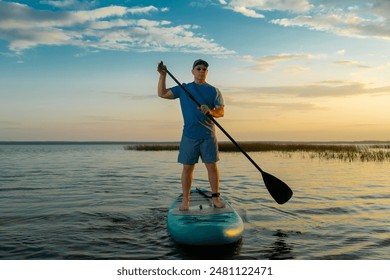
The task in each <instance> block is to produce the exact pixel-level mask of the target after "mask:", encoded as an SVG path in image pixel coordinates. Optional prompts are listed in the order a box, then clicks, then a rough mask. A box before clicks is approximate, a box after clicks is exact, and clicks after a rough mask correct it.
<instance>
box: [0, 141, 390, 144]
mask: <svg viewBox="0 0 390 280" xmlns="http://www.w3.org/2000/svg"><path fill="white" fill-rule="evenodd" d="M237 142H238V143H239V144H247V143H248V144H249V143H250V144H253V143H258V144H275V145H284V144H297V145H302V144H303V145H304V144H309V145H312V144H313V145H315V144H318V145H329V144H335V145H347V144H351V145H376V144H378V145H386V144H389V145H390V140H388V141H381V140H361V141H237ZM179 143H180V142H178V141H0V145H141V144H145V145H175V144H179ZM223 143H230V142H226V141H222V142H220V144H223Z"/></svg>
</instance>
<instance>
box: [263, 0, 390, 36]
mask: <svg viewBox="0 0 390 280" xmlns="http://www.w3.org/2000/svg"><path fill="white" fill-rule="evenodd" d="M358 4H360V6H357V5H355V6H348V7H346V8H342V7H341V6H338V3H337V2H334V1H329V2H323V3H322V4H321V5H319V6H317V7H313V8H312V9H311V10H310V11H308V12H307V13H303V14H299V15H297V16H295V17H292V18H280V19H273V20H271V21H270V22H271V23H273V24H277V25H280V26H284V27H306V28H308V29H311V30H317V31H325V32H331V33H335V34H337V35H340V36H346V37H356V38H370V37H373V38H378V39H385V40H390V14H389V13H388V11H389V9H390V4H389V1H387V0H376V1H374V2H373V4H372V5H369V4H365V3H358Z"/></svg>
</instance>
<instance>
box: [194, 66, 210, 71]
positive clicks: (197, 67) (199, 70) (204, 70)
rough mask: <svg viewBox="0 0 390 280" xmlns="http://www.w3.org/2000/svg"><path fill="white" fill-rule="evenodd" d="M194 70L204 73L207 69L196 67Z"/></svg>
mask: <svg viewBox="0 0 390 280" xmlns="http://www.w3.org/2000/svg"><path fill="white" fill-rule="evenodd" d="M195 69H196V70H198V71H200V70H203V71H206V70H207V68H206V67H203V68H202V67H197V68H195Z"/></svg>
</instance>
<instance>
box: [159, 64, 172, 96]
mask: <svg viewBox="0 0 390 280" xmlns="http://www.w3.org/2000/svg"><path fill="white" fill-rule="evenodd" d="M164 67H165V66H164V65H163V64H162V63H160V64H159V65H158V67H157V71H158V72H159V73H160V78H159V80H158V85H157V95H158V96H159V97H161V98H165V99H174V98H175V96H174V95H173V93H172V91H171V90H170V89H169V88H168V89H167V86H166V78H167V72H166V71H165V68H164Z"/></svg>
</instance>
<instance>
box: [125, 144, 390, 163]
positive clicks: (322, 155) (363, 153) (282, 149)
mask: <svg viewBox="0 0 390 280" xmlns="http://www.w3.org/2000/svg"><path fill="white" fill-rule="evenodd" d="M240 146H241V147H242V148H243V149H244V150H245V151H246V152H278V153H280V154H281V155H282V156H288V157H291V156H292V155H293V154H297V153H300V154H301V156H302V157H303V158H307V157H308V158H311V159H314V158H319V159H324V160H342V161H347V162H352V161H363V162H368V161H376V162H388V161H390V145H387V144H383V145H380V144H375V145H367V144H328V143H326V144H313V143H270V142H243V143H240ZM125 149H126V150H136V151H176V150H179V144H177V143H172V144H142V145H133V146H126V147H125ZM219 151H220V152H239V150H238V148H237V147H236V146H235V145H234V144H233V143H230V142H220V143H219Z"/></svg>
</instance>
